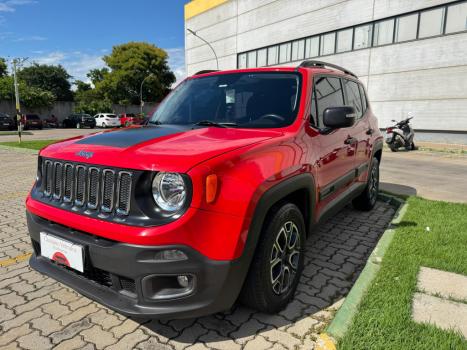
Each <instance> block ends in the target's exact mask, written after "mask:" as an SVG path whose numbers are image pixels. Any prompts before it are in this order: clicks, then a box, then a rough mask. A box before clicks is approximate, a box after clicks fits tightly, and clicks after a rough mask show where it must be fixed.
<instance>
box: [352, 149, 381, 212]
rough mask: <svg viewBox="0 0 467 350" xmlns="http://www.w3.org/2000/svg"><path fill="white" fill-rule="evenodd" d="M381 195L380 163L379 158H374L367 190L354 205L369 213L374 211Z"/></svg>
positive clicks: (354, 201) (356, 199) (355, 200)
mask: <svg viewBox="0 0 467 350" xmlns="http://www.w3.org/2000/svg"><path fill="white" fill-rule="evenodd" d="M378 193H379V161H378V158H373V160H372V162H371V166H370V172H369V174H368V182H367V184H366V187H365V190H364V191H363V192H362V193H361V194H360V195H359V196H358V197H357V198H355V199H354V200H353V202H352V203H353V205H354V207H355V208H356V209H359V210H364V211H369V210H371V209H373V207H374V206H375V204H376V200H377V199H378Z"/></svg>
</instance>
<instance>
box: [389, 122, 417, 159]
mask: <svg viewBox="0 0 467 350" xmlns="http://www.w3.org/2000/svg"><path fill="white" fill-rule="evenodd" d="M412 118H413V117H412V116H410V114H409V117H408V118H407V119H404V120H401V121H400V122H396V121H395V120H394V119H393V120H391V121H392V122H394V123H396V124H395V125H394V126H390V127H388V128H386V143H387V144H388V146H389V148H390V149H391V151H393V152H397V151H398V150H399V148H401V147H404V148H405V149H406V150H407V151H410V150H414V149H415V143H414V141H413V139H414V136H415V133H414V131H413V129H412V126H411V125H410V123H409V122H410V120H411V119H412Z"/></svg>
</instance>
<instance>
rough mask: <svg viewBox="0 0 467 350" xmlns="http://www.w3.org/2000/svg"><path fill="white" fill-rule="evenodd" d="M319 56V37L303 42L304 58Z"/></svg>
mask: <svg viewBox="0 0 467 350" xmlns="http://www.w3.org/2000/svg"><path fill="white" fill-rule="evenodd" d="M316 56H319V36H314V37H312V38H307V39H306V40H305V58H311V57H316Z"/></svg>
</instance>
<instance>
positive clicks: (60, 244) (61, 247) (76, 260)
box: [40, 232, 84, 272]
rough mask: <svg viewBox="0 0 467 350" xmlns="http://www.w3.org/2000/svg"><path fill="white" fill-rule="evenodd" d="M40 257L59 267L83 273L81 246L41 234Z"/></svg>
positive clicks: (82, 250)
mask: <svg viewBox="0 0 467 350" xmlns="http://www.w3.org/2000/svg"><path fill="white" fill-rule="evenodd" d="M40 239H41V255H42V256H44V257H46V258H49V259H50V260H53V261H56V262H57V263H59V264H61V265H65V266H68V267H71V268H72V269H75V270H78V271H80V272H84V268H83V260H84V259H83V252H84V249H83V246H81V245H79V244H74V243H71V242H68V241H66V240H64V239H61V238H57V237H55V236H52V235H50V234H48V233H45V232H41V233H40Z"/></svg>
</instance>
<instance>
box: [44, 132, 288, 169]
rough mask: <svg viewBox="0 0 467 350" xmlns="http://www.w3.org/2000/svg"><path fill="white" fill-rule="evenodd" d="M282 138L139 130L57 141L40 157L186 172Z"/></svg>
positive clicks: (260, 134) (264, 134)
mask: <svg viewBox="0 0 467 350" xmlns="http://www.w3.org/2000/svg"><path fill="white" fill-rule="evenodd" d="M282 134H283V133H282V132H281V131H278V130H271V129H235V128H215V127H207V128H195V129H192V127H191V126H190V127H189V126H175V125H160V126H139V127H138V126H137V127H130V128H126V129H119V130H111V131H105V132H99V133H96V134H91V135H86V136H80V137H76V138H72V139H68V140H65V141H61V142H58V143H54V144H52V145H50V146H48V147H46V148H44V149H42V150H41V152H40V155H41V156H43V157H49V158H55V159H63V160H68V161H73V162H81V163H89V164H99V165H104V166H112V167H119V168H131V169H141V170H163V171H177V172H187V171H188V170H189V169H191V168H192V167H194V166H195V165H197V164H199V163H201V162H203V161H205V160H208V159H210V158H213V157H215V156H218V155H220V154H222V153H226V152H230V151H233V150H235V149H238V148H240V147H244V146H248V145H251V144H253V143H257V142H261V141H264V140H267V139H270V138H273V137H278V136H281V135H282Z"/></svg>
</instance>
